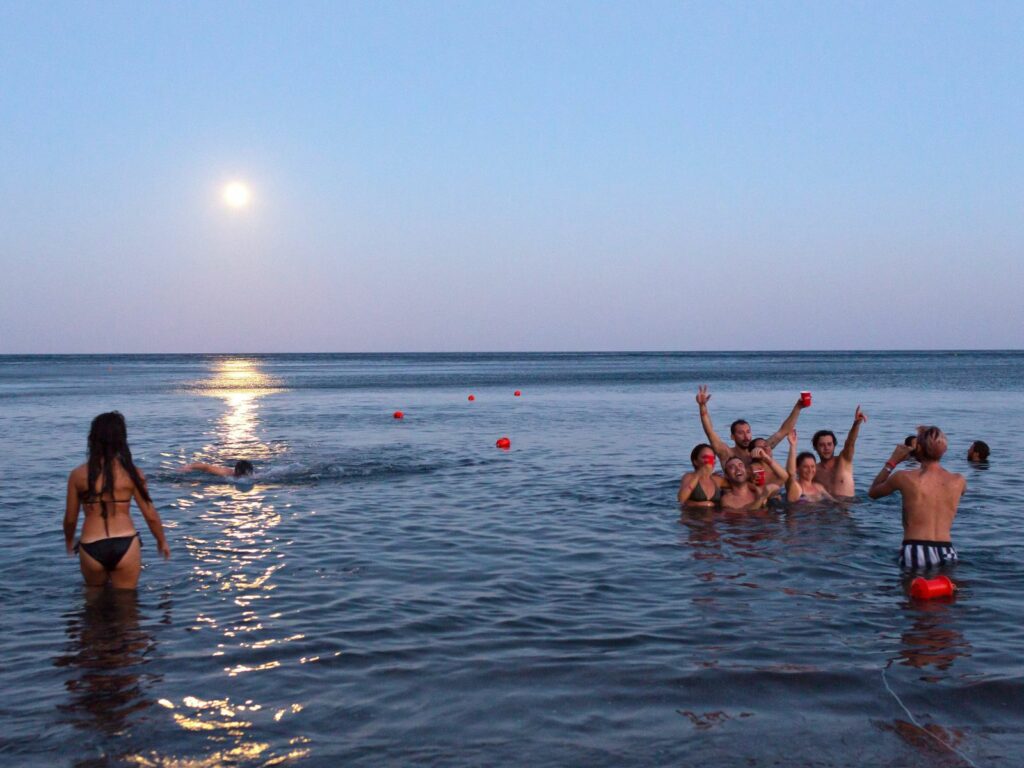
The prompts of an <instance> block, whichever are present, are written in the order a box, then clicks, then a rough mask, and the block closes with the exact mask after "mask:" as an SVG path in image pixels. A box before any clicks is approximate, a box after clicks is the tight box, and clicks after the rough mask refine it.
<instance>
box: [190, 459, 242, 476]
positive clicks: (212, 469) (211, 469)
mask: <svg viewBox="0 0 1024 768" xmlns="http://www.w3.org/2000/svg"><path fill="white" fill-rule="evenodd" d="M178 471H179V472H206V473H208V474H211V475H220V476H221V477H229V476H230V475H233V474H235V471H234V470H233V469H229V468H228V467H219V466H217V465H216V464H204V463H202V462H194V463H192V464H186V465H185V466H184V467H182V468H181V469H180V470H178Z"/></svg>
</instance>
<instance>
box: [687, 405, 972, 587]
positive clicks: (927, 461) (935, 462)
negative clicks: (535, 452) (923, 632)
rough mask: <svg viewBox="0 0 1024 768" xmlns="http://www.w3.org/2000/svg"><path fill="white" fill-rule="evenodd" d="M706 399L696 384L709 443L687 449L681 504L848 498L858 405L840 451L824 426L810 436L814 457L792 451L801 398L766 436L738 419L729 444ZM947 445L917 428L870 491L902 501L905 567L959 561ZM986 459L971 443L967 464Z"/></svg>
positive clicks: (958, 484) (928, 429)
mask: <svg viewBox="0 0 1024 768" xmlns="http://www.w3.org/2000/svg"><path fill="white" fill-rule="evenodd" d="M710 400H711V394H710V393H709V392H708V388H707V387H706V386H702V387H700V388H699V389H698V391H697V406H698V408H699V409H700V422H701V426H702V427H703V428H704V434H705V435H707V439H708V442H706V443H700V444H698V445H697V446H695V447H694V449H693V451H691V453H690V462H691V463H692V464H693V471H692V472H687V473H686V474H684V475H683V478H682V480H681V481H680V483H679V494H678V499H679V502H680V504H683V505H684V506H686V507H698V508H701V507H704V508H708V507H710V508H720V509H723V510H732V511H737V512H747V511H752V510H756V509H762V508H765V507H766V506H768V505H769V504H772V503H788V504H800V503H803V502H825V501H842V500H845V499H850V498H852V497H853V496H854V480H853V458H854V452H855V450H856V446H857V437H858V435H859V434H860V429H861V425H862V424H864V423H866V422H867V420H868V417H867V414H865V413H864V412H863V411H862V410H861V409H860V406H859V405H858V406H857V409H856V410H855V411H854V415H853V425H852V426H851V427H850V431H849V432H848V433H847V435H846V440H845V442H844V443H843V448H842V450H841V451H839V452H838V453H836V448H837V440H836V435H835V433H834V432H832V431H830V430H827V429H823V430H819V431H818V432H815V433H814V436H813V437H812V438H811V446H812V447H813V448H814V450H815V452H816V453H817V457H815V455H814V453H811V452H810V451H803V452H800V453H797V432H796V423H797V420H798V419H799V418H800V412H801V411H802V410H803V409H804V408H806V407H807V406H808V405H809V401H808V399H807V398H804V397H801V399H799V400H797V403H796V405H794V406H793V409H792V411H790V413H789V415H788V416H787V417H786V419H785V421H783V422H782V426H780V427H779V429H778V431H776V432H775V433H774V434H772V435H771V436H769V437H767V438H762V437H758V438H755V437H753V433H752V431H751V428H750V424H749V423H748V422H747V421H746V420H744V419H737V420H736V421H734V422H733V423H732V425H731V426H730V428H729V431H730V434H731V435H732V439H733V444H732V445H728V444H726V443H725V441H724V440H722V438H721V437H719V436H718V433H716V432H715V428H714V425H713V424H712V422H711V414H710V412H709V411H708V403H709V402H710ZM783 440H787V441H788V442H789V453H788V455H787V458H786V465H785V466H784V467H783V466H781V465H780V464H779V463H778V462H777V461H776V460H775V457H774V455H773V454H772V451H773V449H774V448H775V447H776V446H777V445H778V444H779V443H781V442H782V441H783ZM948 447H949V443H948V441H947V439H946V435H945V434H944V433H943V432H942V430H941V429H939V428H938V427H935V426H921V427H918V428H917V434H915V435H910V436H908V437H907V439H906V440H905V441H904V442H903V443H902V444H899V445H897V446H896V448H895V449H894V450H893V452H892V455H891V456H890V457H889V459H888V460H887V461H886V462H885V465H884V466H883V467H882V469H881V470H880V471H879V472H878V475H877V476H876V477H875V479H874V481H872V483H871V487H870V488H869V489H868V496H870V497H871V498H872V499H879V498H882V497H884V496H889V495H891V494H894V493H896V494H899V495H900V496H901V498H902V503H903V544H902V546H901V547H900V555H899V561H900V565H901V566H902V567H904V568H907V569H911V570H917V569H923V568H930V567H934V566H941V565H946V564H949V563H955V562H956V561H957V559H958V556H957V552H956V549H955V548H954V547H953V542H952V534H951V530H952V527H953V518H954V517H956V512H957V507H958V506H959V504H960V497H961V496H963V493H964V490H965V489H966V488H967V481H966V479H965V478H964V477H963V475H959V474H956V473H954V472H950V471H948V470H946V469H945V468H944V467H942V465H941V461H942V457H943V456H944V455H945V453H946V451H947V449H948ZM988 456H989V447H988V445H987V444H985V443H984V442H982V441H980V440H979V441H976V442H974V443H972V444H971V447H970V448H969V449H968V452H967V459H968V461H971V462H985V461H988ZM716 458H717V459H719V460H720V461H721V464H722V471H721V473H716V472H715V459H716ZM905 461H913V462H916V466H914V467H912V468H911V467H908V468H907V469H904V470H902V471H899V472H897V471H896V468H897V466H899V465H900V464H901V463H903V462H905Z"/></svg>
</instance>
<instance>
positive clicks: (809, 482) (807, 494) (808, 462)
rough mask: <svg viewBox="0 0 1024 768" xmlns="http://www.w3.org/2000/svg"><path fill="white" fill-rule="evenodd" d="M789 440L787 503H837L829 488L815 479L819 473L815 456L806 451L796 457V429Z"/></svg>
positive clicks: (790, 434)
mask: <svg viewBox="0 0 1024 768" xmlns="http://www.w3.org/2000/svg"><path fill="white" fill-rule="evenodd" d="M788 439H789V457H788V458H787V459H786V470H787V471H788V472H789V480H788V482H787V483H786V501H788V502H790V503H794V502H798V501H835V499H834V498H832V494H831V493H829V492H828V488H826V487H825V486H824V485H822V484H821V483H819V482H817V481H815V479H814V478H815V475H816V474H817V472H818V464H817V462H816V461H815V460H814V454H813V453H811V452H810V451H804V452H803V453H801V454H800V455H799V456H797V455H796V441H797V437H796V430H795V429H794V430H791V431H790V433H789V438H788Z"/></svg>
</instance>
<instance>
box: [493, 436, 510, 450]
mask: <svg viewBox="0 0 1024 768" xmlns="http://www.w3.org/2000/svg"><path fill="white" fill-rule="evenodd" d="M495 445H496V446H498V447H499V448H501V449H502V450H505V451H507V450H508V449H509V448H511V447H512V441H511V440H509V439H508V438H507V437H499V438H498V441H497V442H496V443H495Z"/></svg>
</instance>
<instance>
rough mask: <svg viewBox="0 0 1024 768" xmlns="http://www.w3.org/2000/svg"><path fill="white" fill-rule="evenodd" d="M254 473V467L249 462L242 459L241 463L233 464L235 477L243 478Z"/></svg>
mask: <svg viewBox="0 0 1024 768" xmlns="http://www.w3.org/2000/svg"><path fill="white" fill-rule="evenodd" d="M255 471H256V467H254V466H253V465H252V462H251V461H246V460H245V459H242V460H241V461H237V462H235V477H245V476H246V475H251V474H252V473H253V472H255Z"/></svg>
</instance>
